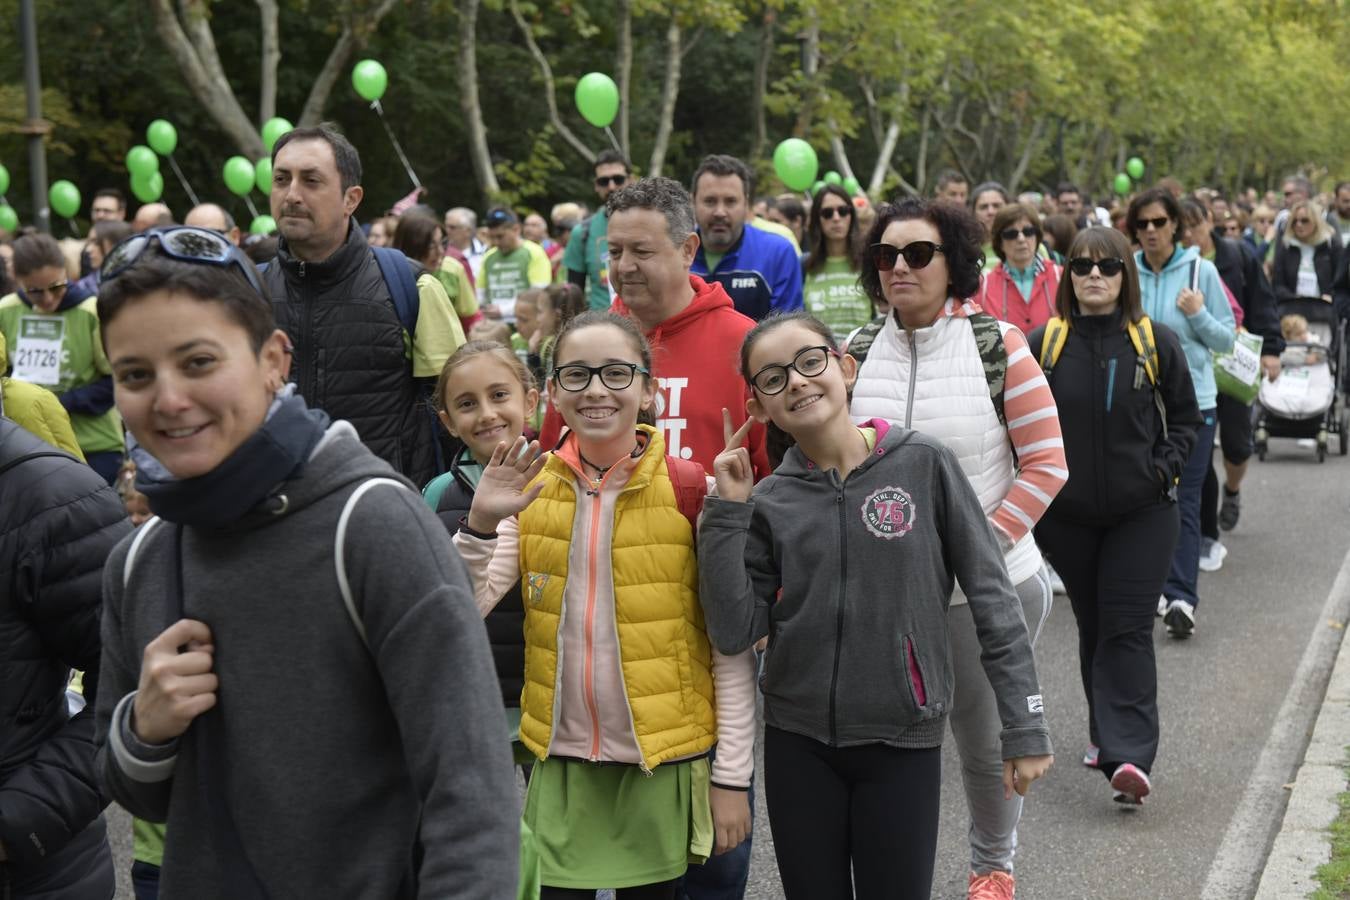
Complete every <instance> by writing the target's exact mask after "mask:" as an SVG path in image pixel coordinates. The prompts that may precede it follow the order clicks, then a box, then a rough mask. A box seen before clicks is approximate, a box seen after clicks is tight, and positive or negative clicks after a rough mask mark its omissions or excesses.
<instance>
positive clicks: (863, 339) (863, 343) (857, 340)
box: [844, 314, 886, 367]
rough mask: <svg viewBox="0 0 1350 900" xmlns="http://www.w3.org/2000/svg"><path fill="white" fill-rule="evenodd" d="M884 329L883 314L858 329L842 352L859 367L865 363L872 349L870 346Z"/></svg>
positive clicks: (884, 319) (884, 317) (884, 318)
mask: <svg viewBox="0 0 1350 900" xmlns="http://www.w3.org/2000/svg"><path fill="white" fill-rule="evenodd" d="M885 327H886V316H885V315H884V314H883V315H880V316H877V317H876V318H874V319H873V320H872V321H870V322H868V323H867V324H866V325H864V326H863V327H862V328H859V329H858V333H857V334H855V335H853V337H852V338H851V339H850V340H849V342H848V346H847V347H845V348H844V352H845V353H847V354H848V355H849V356H851V357H853V358H854V359H856V360H857V361H858V365H859V366H860V367H861V366H862V364H863V363H864V362H866V361H867V351H868V350H870V349H872V344H873V343H874V342H875V341H876V339H877V335H879V334H881V329H883V328H885Z"/></svg>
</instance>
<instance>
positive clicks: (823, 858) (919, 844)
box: [764, 727, 942, 900]
mask: <svg viewBox="0 0 1350 900" xmlns="http://www.w3.org/2000/svg"><path fill="white" fill-rule="evenodd" d="M764 789H765V791H766V794H767V800H768V806H769V827H770V829H772V832H773V849H774V854H775V855H776V856H777V857H778V874H779V876H780V877H781V878H782V880H783V894H784V896H786V897H787V900H852V898H853V897H854V896H855V894H854V888H855V886H856V888H857V894H856V896H857V898H858V900H910V898H913V900H927V898H928V896H929V894H930V893H931V892H932V887H933V858H934V856H936V854H937V833H938V795H939V793H940V791H941V789H942V751H941V749H940V748H937V747H933V748H931V749H927V750H897V749H895V748H894V747H886V746H883V745H881V744H869V745H867V746H862V747H844V748H831V747H828V746H826V745H825V744H822V743H821V742H819V741H813V740H811V739H810V738H807V737H802V736H801V735H798V734H793V733H791V732H788V731H781V730H779V729H777V728H773V727H766V728H765V729H764Z"/></svg>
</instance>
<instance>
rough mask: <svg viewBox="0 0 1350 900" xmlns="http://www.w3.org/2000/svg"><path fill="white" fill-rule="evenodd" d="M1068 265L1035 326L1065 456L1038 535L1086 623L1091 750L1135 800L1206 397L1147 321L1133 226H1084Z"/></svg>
mask: <svg viewBox="0 0 1350 900" xmlns="http://www.w3.org/2000/svg"><path fill="white" fill-rule="evenodd" d="M1068 270H1069V272H1068V275H1067V277H1065V279H1064V280H1063V281H1062V282H1060V288H1059V294H1058V296H1057V297H1056V314H1057V318H1055V319H1053V320H1051V322H1050V323H1049V324H1048V325H1046V326H1042V327H1041V328H1038V329H1036V330H1035V331H1033V332H1032V333H1031V336H1030V338H1029V342H1030V345H1031V352H1032V354H1033V355H1034V356H1035V358H1036V359H1038V360H1040V361H1041V363H1042V365H1043V366H1044V367H1045V368H1046V370H1047V371H1048V372H1049V380H1050V389H1051V391H1053V392H1054V395H1055V404H1056V405H1057V406H1058V407H1059V411H1060V421H1061V422H1062V423H1063V434H1064V453H1065V456H1066V457H1067V459H1068V464H1069V480H1068V483H1067V484H1065V486H1064V489H1063V490H1062V491H1061V492H1060V493H1059V496H1058V497H1056V498H1055V502H1054V503H1053V504H1051V506H1050V509H1049V511H1048V512H1046V514H1045V515H1044V516H1043V517H1042V518H1041V521H1040V523H1039V524H1038V525H1037V526H1036V540H1037V542H1038V543H1039V544H1040V546H1041V549H1042V550H1043V551H1044V552H1045V555H1046V558H1047V559H1048V560H1049V561H1050V563H1051V564H1052V565H1054V567H1055V571H1057V572H1058V573H1059V575H1060V577H1061V578H1062V579H1063V580H1064V585H1065V587H1066V588H1067V589H1068V594H1069V602H1070V603H1071V604H1072V605H1073V613H1074V618H1075V619H1076V620H1077V622H1078V653H1079V660H1080V668H1081V674H1082V679H1083V691H1084V693H1085V694H1086V695H1087V702H1088V728H1089V734H1090V737H1091V741H1092V744H1091V746H1089V748H1088V751H1087V754H1086V756H1085V757H1084V760H1083V762H1084V764H1085V765H1088V766H1091V767H1094V768H1097V769H1100V770H1101V772H1102V774H1103V775H1105V776H1106V777H1107V778H1108V779H1109V780H1110V782H1111V787H1112V789H1113V792H1114V797H1115V799H1116V800H1117V801H1118V802H1122V803H1130V804H1138V803H1141V802H1142V801H1143V799H1144V797H1145V796H1146V795H1147V794H1148V793H1149V792H1150V790H1151V784H1150V781H1149V774H1150V772H1151V771H1152V768H1153V759H1154V756H1155V755H1156V754H1157V750H1158V704H1157V694H1158V676H1157V668H1156V665H1155V661H1154V656H1153V619H1154V608H1155V606H1156V604H1157V602H1158V592H1159V591H1160V590H1161V589H1162V585H1163V581H1164V580H1165V579H1166V578H1167V573H1168V569H1169V568H1170V566H1171V561H1172V554H1173V550H1174V548H1175V546H1176V542H1177V532H1178V530H1179V528H1180V518H1179V515H1178V510H1177V503H1176V485H1177V482H1178V481H1179V480H1180V478H1181V474H1182V472H1183V470H1184V469H1185V466H1186V460H1187V459H1188V457H1189V456H1190V454H1191V449H1192V447H1193V446H1194V445H1195V436H1196V430H1197V428H1198V427H1199V426H1200V422H1201V419H1200V408H1199V406H1197V405H1196V400H1195V390H1194V388H1193V387H1192V385H1191V375H1190V369H1189V367H1188V366H1187V364H1186V356H1185V354H1184V353H1183V352H1182V349H1181V342H1180V341H1179V340H1177V337H1176V335H1175V334H1174V333H1173V332H1172V330H1171V329H1169V328H1167V326H1165V325H1162V324H1160V323H1157V322H1150V323H1148V325H1149V327H1148V328H1147V329H1145V328H1144V327H1143V324H1142V323H1144V322H1147V318H1146V317H1145V316H1144V313H1143V309H1142V307H1141V305H1140V301H1139V276H1138V274H1137V270H1136V269H1135V265H1134V259H1133V257H1132V256H1131V254H1130V248H1129V245H1128V244H1126V242H1125V238H1124V236H1123V235H1121V234H1120V233H1119V232H1118V231H1116V230H1115V229H1112V228H1089V229H1087V230H1086V231H1080V232H1079V233H1078V236H1077V237H1076V238H1075V239H1074V242H1073V244H1072V245H1071V247H1070V250H1069V263H1068ZM1149 332H1151V335H1152V341H1151V343H1152V345H1153V346H1154V347H1155V348H1156V351H1154V352H1151V353H1150V352H1147V347H1145V350H1146V353H1145V354H1144V355H1141V354H1140V353H1139V352H1138V350H1137V349H1136V346H1135V337H1136V336H1141V335H1144V334H1147V333H1149ZM1047 334H1049V335H1050V337H1048V338H1047ZM1047 342H1049V343H1050V346H1049V347H1047V346H1046V345H1047ZM1140 343H1141V344H1145V343H1147V341H1146V339H1144V338H1143V337H1140ZM1150 365H1152V366H1154V367H1155V368H1154V369H1153V372H1152V374H1150V372H1149V370H1148V369H1147V368H1146V367H1147V366H1150Z"/></svg>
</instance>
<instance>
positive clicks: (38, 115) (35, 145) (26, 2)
mask: <svg viewBox="0 0 1350 900" xmlns="http://www.w3.org/2000/svg"><path fill="white" fill-rule="evenodd" d="M33 7H34V3H33V0H20V3H19V33H20V36H21V38H22V40H23V83H24V95H25V97H26V98H27V100H28V117H27V118H26V119H24V123H23V126H22V127H21V128H20V129H19V131H20V132H21V133H22V134H24V135H27V137H28V183H29V186H30V188H31V189H32V191H33V221H34V223H35V224H36V225H37V227H38V228H39V230H41V231H43V232H45V233H50V232H51V230H52V215H51V209H50V208H49V207H48V205H47V147H46V144H45V143H44V141H45V138H46V137H47V134H48V133H49V132H50V131H51V130H52V123H51V122H48V121H47V120H45V119H43V118H42V81H41V77H40V74H39V71H38V43H37V11H36V10H35V9H34V8H33Z"/></svg>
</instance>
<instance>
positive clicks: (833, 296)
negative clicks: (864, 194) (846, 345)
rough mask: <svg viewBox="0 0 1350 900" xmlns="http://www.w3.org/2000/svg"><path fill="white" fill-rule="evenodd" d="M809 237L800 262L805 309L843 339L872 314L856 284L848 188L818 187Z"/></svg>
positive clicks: (855, 233)
mask: <svg viewBox="0 0 1350 900" xmlns="http://www.w3.org/2000/svg"><path fill="white" fill-rule="evenodd" d="M808 235H809V240H810V247H809V252H808V253H807V256H806V258H805V260H804V261H803V263H802V270H803V279H802V294H803V298H804V299H805V301H806V308H807V310H808V311H810V313H811V315H813V316H815V317H816V318H817V319H819V320H820V321H822V322H824V323H825V324H826V325H827V326H829V329H830V331H831V332H832V333H833V334H834V339H835V340H836V341H842V340H843V339H844V338H845V337H847V336H848V334H849V333H850V332H852V331H853V330H854V329H855V328H861V327H862V326H864V325H866V324H867V323H868V322H869V321H870V320H871V319H872V317H873V316H874V315H876V310H875V308H874V307H873V305H872V301H871V300H870V299H868V297H867V294H865V293H863V289H862V288H861V287H860V286H859V285H858V258H857V255H856V250H857V247H856V244H857V238H858V217H857V215H856V210H855V209H854V208H853V200H852V198H851V197H849V195H848V192H847V191H845V190H844V189H843V188H841V187H839V186H838V185H834V184H827V185H825V187H823V188H821V190H820V192H819V193H818V194H816V198H815V200H814V201H812V203H811V218H810V222H809V230H808Z"/></svg>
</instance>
